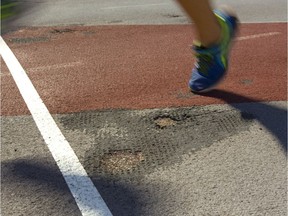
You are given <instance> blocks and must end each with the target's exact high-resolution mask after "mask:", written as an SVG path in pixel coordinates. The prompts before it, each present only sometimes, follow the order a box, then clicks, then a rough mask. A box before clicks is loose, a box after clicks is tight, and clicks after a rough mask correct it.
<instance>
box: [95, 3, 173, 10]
mask: <svg viewBox="0 0 288 216" xmlns="http://www.w3.org/2000/svg"><path fill="white" fill-rule="evenodd" d="M163 5H170V4H169V3H159V4H141V5H123V6H116V7H103V8H101V10H113V9H125V8H133V7H151V6H163Z"/></svg>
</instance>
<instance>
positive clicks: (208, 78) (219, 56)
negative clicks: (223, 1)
mask: <svg viewBox="0 0 288 216" xmlns="http://www.w3.org/2000/svg"><path fill="white" fill-rule="evenodd" d="M214 13H215V15H216V17H217V20H218V21H219V23H220V26H221V29H222V38H221V42H220V43H219V44H217V45H215V46H212V47H209V48H203V47H202V46H201V44H196V43H195V44H194V45H193V50H194V52H195V56H196V63H195V66H194V68H193V69H192V76H191V79H190V80H189V87H190V89H191V91H192V92H195V93H201V92H207V91H209V90H212V88H213V87H215V86H216V85H217V84H218V83H219V82H220V81H221V80H222V79H223V78H224V76H225V74H226V72H227V68H228V57H229V50H230V44H231V41H232V39H233V38H234V36H235V32H236V29H237V25H238V19H237V18H236V17H235V16H232V15H229V14H227V13H225V12H223V11H220V10H215V11H214Z"/></svg>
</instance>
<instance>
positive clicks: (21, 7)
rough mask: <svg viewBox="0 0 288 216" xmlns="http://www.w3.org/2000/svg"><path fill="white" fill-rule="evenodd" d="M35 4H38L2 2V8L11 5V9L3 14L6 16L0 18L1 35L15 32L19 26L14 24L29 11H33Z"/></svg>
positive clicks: (9, 0) (15, 0)
mask: <svg viewBox="0 0 288 216" xmlns="http://www.w3.org/2000/svg"><path fill="white" fill-rule="evenodd" d="M37 3H38V2H33V1H19V0H2V1H1V6H2V7H5V5H8V6H9V5H11V7H9V8H8V9H7V12H5V13H6V14H7V15H5V16H3V17H2V18H1V29H0V30H1V35H5V34H7V33H9V32H13V31H17V30H18V29H19V28H20V26H18V25H16V24H15V22H16V21H17V20H19V19H21V18H22V17H23V16H25V14H27V13H29V11H30V10H32V9H34V8H35V7H36V6H37ZM38 4H39V3H38ZM1 11H2V10H1Z"/></svg>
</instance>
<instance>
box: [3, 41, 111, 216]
mask: <svg viewBox="0 0 288 216" xmlns="http://www.w3.org/2000/svg"><path fill="white" fill-rule="evenodd" d="M0 55H1V56H2V58H3V60H4V62H5V63H6V65H7V67H8V69H9V71H10V73H11V75H12V77H13V78H14V81H15V83H16V85H17V87H18V89H19V91H20V93H21V95H22V97H23V99H24V101H25V103H26V105H27V107H28V109H29V111H30V113H31V115H32V117H33V119H34V121H35V123H36V125H37V127H38V129H39V131H40V133H41V135H42V137H43V139H44V141H45V143H46V144H47V146H48V148H49V150H50V152H51V154H52V156H53V158H54V160H55V162H56V164H57V165H58V167H59V169H60V171H61V173H62V175H63V177H64V179H65V181H66V183H67V185H68V187H69V189H70V191H71V193H72V195H73V197H74V199H75V201H76V203H77V206H78V208H79V210H80V211H81V213H82V216H112V214H111V212H110V210H109V209H108V207H107V205H106V204H105V202H104V200H103V198H102V197H101V195H100V194H99V192H98V190H97V188H96V187H95V186H94V184H93V182H92V180H91V179H90V178H89V177H88V175H87V173H86V171H85V169H84V167H83V166H82V164H81V163H80V161H79V159H78V157H77V156H76V154H75V152H74V151H73V149H72V148H71V146H70V144H69V143H68V141H67V140H66V138H65V137H64V135H63V134H62V132H61V131H60V129H59V128H58V126H57V124H56V122H55V121H54V119H53V117H52V116H51V114H50V113H49V111H48V109H47V107H46V106H45V104H44V103H43V101H42V99H41V98H40V96H39V94H38V92H37V91H36V89H35V87H34V86H33V84H32V82H31V80H30V79H29V77H28V75H27V73H26V72H25V70H24V69H23V67H22V66H21V64H20V63H19V61H18V60H17V58H16V57H15V55H14V54H13V52H12V51H11V49H10V48H9V47H8V45H7V44H6V43H5V41H4V40H3V38H2V37H1V36H0Z"/></svg>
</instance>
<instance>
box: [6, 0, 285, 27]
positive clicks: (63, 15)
mask: <svg viewBox="0 0 288 216" xmlns="http://www.w3.org/2000/svg"><path fill="white" fill-rule="evenodd" d="M214 4H215V6H218V5H222V4H229V5H231V6H232V7H234V8H235V9H236V10H237V13H238V15H239V17H240V19H241V22H244V23H247V22H253V23H254V22H286V21H287V1H285V0H277V3H275V2H274V1H271V0H254V1H250V0H240V1H231V0H218V1H215V2H214ZM19 5H21V6H22V7H23V9H24V10H23V13H22V14H21V16H19V17H17V18H16V19H14V21H13V22H12V23H9V25H13V26H16V27H17V26H54V25H109V24H113V25H115V24H116V25H117V24H186V23H189V22H190V21H189V20H188V19H187V18H186V16H185V14H184V13H183V12H182V10H181V9H180V8H179V7H178V5H177V3H176V1H171V0H168V1H166V0H165V1H164V0H145V1H144V0H138V1H131V0H128V1H117V0H111V1H101V0H95V1H83V0H82V1H76V0H70V1H66V0H52V1H51V0H41V1H34V0H27V1H19Z"/></svg>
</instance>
